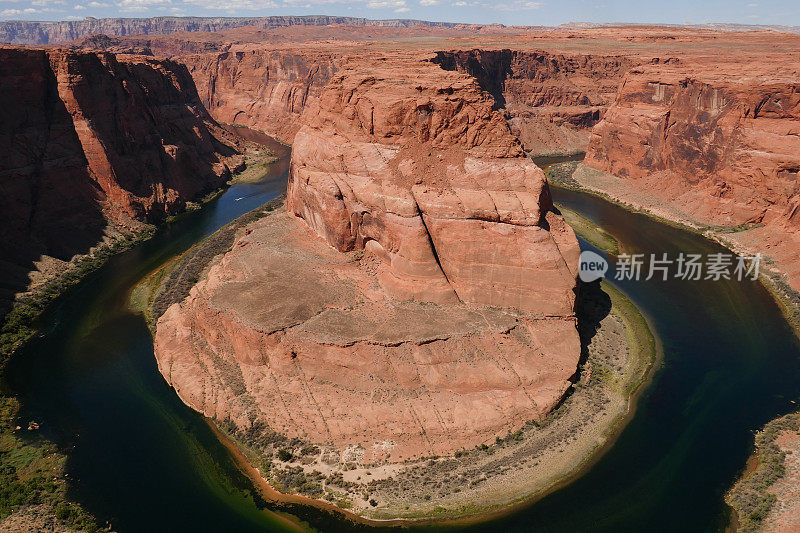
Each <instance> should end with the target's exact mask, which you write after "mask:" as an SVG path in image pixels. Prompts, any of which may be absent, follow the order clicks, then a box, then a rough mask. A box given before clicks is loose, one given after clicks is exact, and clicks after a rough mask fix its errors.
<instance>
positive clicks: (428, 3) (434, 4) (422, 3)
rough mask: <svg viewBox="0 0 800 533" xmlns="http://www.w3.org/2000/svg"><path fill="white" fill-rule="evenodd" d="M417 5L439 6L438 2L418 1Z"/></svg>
mask: <svg viewBox="0 0 800 533" xmlns="http://www.w3.org/2000/svg"><path fill="white" fill-rule="evenodd" d="M419 5H421V6H437V5H439V0H419Z"/></svg>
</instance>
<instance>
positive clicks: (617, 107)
mask: <svg viewBox="0 0 800 533" xmlns="http://www.w3.org/2000/svg"><path fill="white" fill-rule="evenodd" d="M796 80H797V72H796V70H795V69H794V68H793V67H792V66H791V65H785V64H782V63H781V62H779V61H777V60H776V61H775V62H774V63H773V64H772V65H764V64H750V65H748V68H747V70H746V71H743V70H742V68H741V66H740V65H739V64H732V63H730V62H728V63H726V62H721V61H720V62H717V64H716V65H715V67H714V68H713V69H712V68H709V67H708V66H707V65H706V66H704V65H702V64H699V65H698V64H696V65H692V64H674V65H658V66H644V67H640V68H636V69H634V70H632V71H631V72H630V73H629V74H628V75H627V76H626V78H625V80H624V82H623V83H622V85H621V86H620V89H619V93H618V95H617V99H616V101H615V102H614V105H613V106H611V108H610V109H609V110H608V112H607V113H606V115H605V117H604V119H603V121H602V122H600V123H599V124H598V125H597V126H595V128H594V130H593V131H592V139H591V143H590V147H589V151H588V153H587V156H586V161H585V162H586V164H587V165H589V166H591V167H594V168H597V169H599V170H602V171H605V172H608V173H610V174H613V175H615V176H619V177H621V178H623V179H625V180H627V188H628V190H629V195H632V194H636V193H639V194H642V193H643V192H644V193H646V194H648V195H650V196H654V197H657V198H658V199H659V200H660V202H662V203H663V204H664V205H668V206H670V207H673V208H677V209H679V210H680V211H681V212H682V213H684V214H685V215H686V217H687V218H688V219H690V220H692V221H695V222H697V223H700V224H709V225H713V226H729V227H734V226H739V225H743V224H750V225H755V226H756V227H754V229H752V230H750V231H744V232H739V233H733V234H730V235H728V236H726V239H727V240H729V241H730V242H732V243H733V244H734V245H737V246H741V247H742V249H743V250H746V251H748V252H751V253H762V254H765V255H768V256H770V257H772V258H773V259H774V260H775V261H776V262H777V266H778V267H779V268H780V269H781V271H783V272H784V273H785V274H787V275H788V277H789V282H790V283H791V284H792V285H793V286H794V287H795V288H796V289H800V239H798V234H800V182H799V181H798V175H799V173H800V84H799V83H798V82H797V81H796Z"/></svg>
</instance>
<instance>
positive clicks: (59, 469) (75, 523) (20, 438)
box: [0, 396, 103, 531]
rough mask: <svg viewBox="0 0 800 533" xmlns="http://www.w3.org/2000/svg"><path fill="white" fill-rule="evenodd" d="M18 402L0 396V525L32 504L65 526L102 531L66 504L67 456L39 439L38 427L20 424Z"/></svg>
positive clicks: (81, 511)
mask: <svg viewBox="0 0 800 533" xmlns="http://www.w3.org/2000/svg"><path fill="white" fill-rule="evenodd" d="M18 411H19V403H18V402H17V400H16V399H14V398H9V397H6V396H0V522H1V521H2V520H4V519H5V518H7V517H8V516H9V515H11V514H12V513H14V512H16V511H19V510H23V512H24V508H25V507H28V506H32V505H45V506H46V507H47V508H48V509H50V510H51V511H52V513H53V514H54V515H55V518H56V519H57V520H58V521H59V522H61V523H62V524H64V525H65V526H68V527H71V528H73V529H78V530H83V531H101V530H103V529H101V528H100V526H98V524H97V522H96V521H95V519H94V518H93V517H92V515H90V514H89V513H88V512H86V511H85V510H84V509H83V508H81V506H80V505H78V504H76V503H72V502H69V501H67V497H66V492H67V483H66V480H65V476H64V463H65V460H66V457H64V455H63V454H61V453H59V451H58V449H57V448H56V446H55V445H54V444H52V443H50V442H47V441H46V440H44V439H42V438H40V437H39V435H38V432H37V431H36V429H35V424H31V425H30V426H25V427H22V426H20V425H17V424H18V422H17V413H18Z"/></svg>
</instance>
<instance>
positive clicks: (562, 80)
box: [435, 49, 643, 154]
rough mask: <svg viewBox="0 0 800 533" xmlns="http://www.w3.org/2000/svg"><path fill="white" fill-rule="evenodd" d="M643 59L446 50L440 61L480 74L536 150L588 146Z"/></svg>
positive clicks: (511, 121)
mask: <svg viewBox="0 0 800 533" xmlns="http://www.w3.org/2000/svg"><path fill="white" fill-rule="evenodd" d="M641 61H643V60H642V59H639V58H633V57H626V56H624V55H617V54H608V55H602V54H579V53H574V54H564V53H552V52H545V51H535V52H526V51H520V50H510V49H504V50H478V49H476V50H460V51H456V50H453V51H445V52H438V53H437V55H436V59H435V62H436V63H438V64H440V65H441V66H442V68H444V69H446V70H458V71H459V72H465V73H467V74H469V75H471V76H474V77H475V78H476V79H477V80H478V82H479V83H480V85H481V87H482V88H483V89H484V90H485V91H487V92H488V93H489V94H491V95H492V96H494V98H495V100H496V102H497V106H498V107H501V108H503V110H504V114H505V115H506V118H507V119H508V123H509V126H510V128H511V130H512V132H513V133H514V134H515V135H516V136H517V137H518V138H519V139H520V141H521V142H522V144H523V146H524V147H525V150H526V151H528V152H532V153H534V154H550V153H569V152H577V151H584V150H586V146H587V144H588V142H589V130H590V128H591V127H592V126H594V125H595V124H596V123H597V121H598V120H599V119H600V117H601V116H602V114H603V112H604V111H605V109H606V108H607V107H608V105H609V104H611V102H613V99H614V95H615V94H616V91H617V86H618V85H619V83H620V81H621V80H622V77H623V76H624V74H625V72H627V71H628V70H629V69H630V68H631V67H632V66H633V65H635V64H637V63H638V62H641Z"/></svg>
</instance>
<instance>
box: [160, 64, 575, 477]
mask: <svg viewBox="0 0 800 533" xmlns="http://www.w3.org/2000/svg"><path fill="white" fill-rule="evenodd" d="M338 66H339V69H338V70H337V72H336V73H335V74H334V75H333V76H332V77H331V79H330V80H329V82H328V84H327V85H326V86H325V87H324V88H322V89H321V91H320V94H319V96H318V97H317V98H315V99H313V101H311V102H310V103H309V104H308V105H307V106H306V107H305V109H304V111H303V113H302V118H301V124H302V127H301V128H300V130H299V131H298V133H297V134H296V136H295V139H294V144H293V153H292V165H291V177H290V182H289V185H288V188H287V211H288V213H286V212H283V211H281V212H278V213H275V214H272V215H271V216H268V217H266V218H265V219H263V220H261V221H259V222H257V223H254V224H252V225H250V226H249V227H248V228H246V230H245V231H244V232H243V233H242V234H240V236H239V238H238V239H237V241H236V242H235V244H234V245H233V247H232V249H231V251H230V252H228V253H227V254H225V256H224V257H223V258H222V259H221V261H220V262H219V263H218V264H216V265H215V266H212V267H211V268H210V270H209V272H208V274H207V275H206V276H204V278H203V279H202V280H201V281H200V282H199V283H198V284H197V285H196V286H195V287H194V288H193V289H192V290H191V292H190V295H189V297H187V298H186V299H185V300H183V301H182V302H179V303H176V304H173V305H172V306H171V307H169V308H168V310H167V311H166V312H165V313H164V315H163V316H162V317H161V318H160V319H159V320H158V323H157V327H156V339H155V342H156V356H157V358H158V361H159V368H160V369H161V372H162V373H163V375H164V376H165V377H166V378H167V380H168V381H169V382H170V383H171V384H172V385H173V386H174V387H175V389H176V390H177V391H178V394H179V395H180V396H181V398H182V399H183V400H184V401H185V402H186V403H187V404H188V405H190V406H192V407H193V408H195V409H197V410H198V411H201V412H203V413H205V414H206V415H208V416H213V417H216V418H217V419H220V420H226V419H230V420H231V421H233V422H234V423H235V424H236V425H237V426H238V427H239V428H240V429H243V430H244V429H246V428H248V427H251V426H252V425H253V424H256V422H258V424H261V425H266V426H267V427H269V428H272V429H273V430H274V431H277V432H279V433H283V434H285V435H288V436H290V437H297V438H301V439H304V440H307V441H310V442H314V443H317V444H323V445H326V446H330V447H331V448H330V449H331V451H334V450H335V451H338V452H339V453H340V454H342V455H341V460H342V461H345V462H346V461H348V460H350V459H347V457H350V456H352V455H353V454H355V457H356V459H355V460H357V461H358V462H364V463H369V462H372V461H376V460H382V459H388V460H390V461H402V460H404V459H408V458H413V457H416V458H420V457H424V456H429V455H431V454H437V455H439V454H452V453H454V452H456V451H457V450H459V449H461V448H470V447H473V446H475V445H478V444H481V443H487V442H491V441H492V440H494V439H495V437H497V436H501V435H505V434H506V433H507V432H508V431H509V430H511V431H514V430H516V429H518V428H519V427H520V426H521V425H522V424H523V423H524V422H525V421H527V420H531V419H533V420H541V419H542V418H543V417H544V416H546V415H547V413H549V412H550V411H551V410H552V409H553V408H554V407H555V406H556V405H557V404H558V403H559V402H560V401H561V399H562V398H563V396H564V394H565V392H566V391H567V390H568V389H569V387H570V381H569V380H570V378H571V377H572V376H573V375H574V373H575V370H576V367H577V363H578V357H579V352H580V346H579V340H578V334H577V331H576V329H575V318H574V310H573V306H574V298H575V294H574V288H575V285H576V268H577V260H578V253H579V249H578V243H577V240H576V238H575V235H574V233H573V232H572V230H571V229H570V228H569V227H568V226H567V225H566V224H565V222H564V220H563V219H562V218H561V216H559V215H557V214H556V213H555V212H553V210H552V204H551V200H550V196H549V190H548V188H547V183H546V181H545V179H544V176H543V173H542V171H541V170H540V169H539V168H538V167H536V166H535V165H534V164H533V163H532V162H531V161H530V160H529V159H528V158H526V157H525V156H524V153H523V151H522V147H521V145H520V144H519V142H518V141H517V140H516V138H515V137H514V136H513V135H512V134H511V133H510V131H509V129H508V126H507V124H506V123H505V121H504V120H503V117H502V116H501V115H500V114H499V113H498V112H497V111H496V110H495V109H494V100H493V99H492V97H491V96H489V95H487V94H486V93H484V92H483V91H482V90H481V88H480V86H479V85H478V83H477V82H476V81H475V80H474V79H472V78H470V77H468V76H465V75H463V74H461V73H458V72H446V71H443V70H441V69H440V68H439V67H438V66H437V65H435V64H433V63H431V62H430V61H427V60H426V57H418V56H414V55H399V56H397V55H394V56H383V55H375V56H370V57H369V60H368V61H364V60H363V58H362V59H361V60H353V61H348V60H341V62H340V63H339V65H338Z"/></svg>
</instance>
